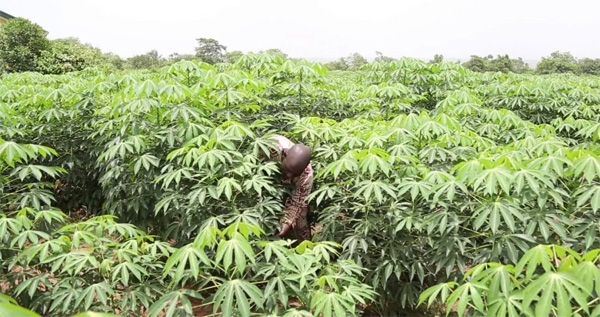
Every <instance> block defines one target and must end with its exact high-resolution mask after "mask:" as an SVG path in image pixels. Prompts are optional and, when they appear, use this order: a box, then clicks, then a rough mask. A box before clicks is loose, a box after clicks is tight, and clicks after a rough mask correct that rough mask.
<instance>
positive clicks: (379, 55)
mask: <svg viewBox="0 0 600 317" xmlns="http://www.w3.org/2000/svg"><path fill="white" fill-rule="evenodd" d="M375 55H377V57H375V60H376V61H378V62H392V61H394V60H396V59H395V58H393V57H388V56H384V55H383V53H381V52H379V51H376V52H375Z"/></svg>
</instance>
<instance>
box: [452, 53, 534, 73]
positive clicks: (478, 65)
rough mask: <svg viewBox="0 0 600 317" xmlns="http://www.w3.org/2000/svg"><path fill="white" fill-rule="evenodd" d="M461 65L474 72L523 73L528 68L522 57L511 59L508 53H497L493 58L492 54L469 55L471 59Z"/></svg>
mask: <svg viewBox="0 0 600 317" xmlns="http://www.w3.org/2000/svg"><path fill="white" fill-rule="evenodd" d="M463 66H464V67H465V68H467V69H470V70H472V71H475V72H481V73H484V72H503V73H524V72H527V71H528V70H529V66H528V65H527V64H526V63H525V62H524V61H523V59H522V58H520V57H519V58H517V59H511V58H510V57H509V56H508V55H498V56H497V57H496V58H494V57H493V56H492V55H488V56H485V57H480V56H477V55H471V59H470V60H469V61H467V62H465V63H463Z"/></svg>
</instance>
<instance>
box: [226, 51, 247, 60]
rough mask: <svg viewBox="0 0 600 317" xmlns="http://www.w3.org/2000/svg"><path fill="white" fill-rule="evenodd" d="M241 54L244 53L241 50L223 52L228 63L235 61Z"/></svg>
mask: <svg viewBox="0 0 600 317" xmlns="http://www.w3.org/2000/svg"><path fill="white" fill-rule="evenodd" d="M242 56H244V53H243V52H242V51H233V52H227V53H225V61H226V62H228V63H235V62H237V61H238V59H240V58H241V57H242Z"/></svg>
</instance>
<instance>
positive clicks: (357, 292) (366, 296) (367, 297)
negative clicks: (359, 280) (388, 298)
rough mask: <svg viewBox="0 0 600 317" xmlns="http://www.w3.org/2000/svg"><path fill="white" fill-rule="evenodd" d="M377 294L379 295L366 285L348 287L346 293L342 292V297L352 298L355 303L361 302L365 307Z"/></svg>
mask: <svg viewBox="0 0 600 317" xmlns="http://www.w3.org/2000/svg"><path fill="white" fill-rule="evenodd" d="M376 294H377V293H376V292H374V291H373V290H372V289H371V287H370V286H368V285H366V284H361V285H355V284H354V285H348V286H346V287H344V291H343V292H342V296H344V297H345V298H351V299H352V301H353V302H354V303H356V302H359V303H361V304H363V305H367V301H372V300H373V299H374V297H375V295H376Z"/></svg>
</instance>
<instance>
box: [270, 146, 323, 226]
mask: <svg viewBox="0 0 600 317" xmlns="http://www.w3.org/2000/svg"><path fill="white" fill-rule="evenodd" d="M272 139H274V140H275V141H277V143H276V144H277V148H278V149H279V151H274V150H272V151H271V159H272V160H283V159H284V158H285V155H286V151H287V149H289V148H291V147H292V146H293V145H294V143H292V141H290V140H289V139H288V138H286V137H284V136H281V135H275V136H273V137H272ZM284 183H286V184H291V185H293V186H294V189H293V190H292V194H291V196H290V197H289V198H288V199H287V200H286V202H285V208H284V216H283V218H282V219H281V221H280V222H281V223H282V224H283V223H287V224H289V225H291V226H292V227H296V222H297V220H298V219H299V218H300V217H306V212H307V208H308V202H307V201H306V197H308V195H309V194H310V192H311V191H312V185H313V169H312V165H311V164H310V163H309V164H308V166H306V168H305V169H304V172H302V174H300V175H299V176H297V177H294V178H292V179H286V180H284Z"/></svg>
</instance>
